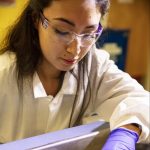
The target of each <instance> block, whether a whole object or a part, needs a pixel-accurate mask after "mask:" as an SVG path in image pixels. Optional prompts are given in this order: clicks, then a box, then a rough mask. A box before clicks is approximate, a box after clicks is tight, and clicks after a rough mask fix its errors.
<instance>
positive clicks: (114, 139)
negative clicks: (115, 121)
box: [102, 128, 139, 150]
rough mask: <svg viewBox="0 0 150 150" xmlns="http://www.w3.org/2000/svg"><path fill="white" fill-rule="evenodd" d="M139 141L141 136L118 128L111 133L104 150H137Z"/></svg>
mask: <svg viewBox="0 0 150 150" xmlns="http://www.w3.org/2000/svg"><path fill="white" fill-rule="evenodd" d="M138 139H139V136H138V134H137V133H136V132H134V131H131V130H128V129H125V128H117V129H115V130H113V131H112V132H111V133H110V135H109V137H108V139H107V141H106V143H105V145H104V146H103V148H102V150H135V144H136V142H137V141H138Z"/></svg>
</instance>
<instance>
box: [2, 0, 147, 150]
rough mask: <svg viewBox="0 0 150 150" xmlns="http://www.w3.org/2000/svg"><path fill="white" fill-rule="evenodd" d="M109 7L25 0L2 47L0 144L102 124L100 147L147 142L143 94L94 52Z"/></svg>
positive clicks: (77, 0) (85, 1)
mask: <svg viewBox="0 0 150 150" xmlns="http://www.w3.org/2000/svg"><path fill="white" fill-rule="evenodd" d="M108 8H109V1H108V0H29V3H28V4H27V6H26V8H25V10H24V11H23V13H22V15H21V17H20V18H19V19H18V20H17V22H16V24H15V25H14V26H13V27H12V29H11V31H9V34H8V36H7V38H6V41H5V45H4V47H3V48H2V49H1V55H0V64H1V65H0V86H1V90H0V142H1V143H5V142H9V141H13V140H17V139H22V138H27V137H31V136H35V135H39V134H43V133H46V132H51V131H55V130H60V129H64V128H68V127H72V126H76V125H80V124H85V123H88V122H92V121H98V120H101V119H103V120H105V121H109V122H110V129H111V133H110V136H109V137H108V140H107V142H106V144H105V145H104V147H103V150H108V149H111V150H115V149H117V150H119V149H134V148H135V143H136V142H137V141H147V140H148V136H149V128H148V127H149V116H148V115H149V113H148V112H149V100H148V95H149V93H148V92H146V91H145V90H144V89H143V88H142V86H140V85H139V84H138V83H137V82H136V81H135V80H134V79H132V78H131V77H130V76H129V75H128V74H126V73H124V72H122V71H121V70H119V69H118V68H117V67H116V65H115V64H114V63H113V61H111V60H109V55H108V53H107V52H105V51H103V50H97V49H96V47H95V42H96V40H97V39H98V38H99V37H100V35H101V32H102V26H101V24H100V21H101V18H102V17H103V15H104V14H105V13H106V11H107V10H108ZM4 61H5V63H4Z"/></svg>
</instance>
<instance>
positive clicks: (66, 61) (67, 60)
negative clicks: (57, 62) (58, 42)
mask: <svg viewBox="0 0 150 150" xmlns="http://www.w3.org/2000/svg"><path fill="white" fill-rule="evenodd" d="M63 60H64V62H65V63H66V64H74V63H75V62H76V61H77V60H76V59H63Z"/></svg>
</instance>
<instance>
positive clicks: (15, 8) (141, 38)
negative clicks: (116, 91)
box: [0, 0, 150, 91]
mask: <svg viewBox="0 0 150 150" xmlns="http://www.w3.org/2000/svg"><path fill="white" fill-rule="evenodd" d="M27 1H28V0H0V41H2V39H3V37H4V35H5V34H6V32H7V30H8V29H7V28H8V27H9V26H10V25H11V24H12V23H13V22H14V21H15V19H16V18H17V17H18V16H19V15H20V13H21V11H22V10H23V7H24V4H25V3H26V2H27ZM102 24H103V26H104V28H105V29H104V32H103V34H102V36H101V37H100V39H99V40H98V42H97V47H98V48H104V49H105V50H107V51H109V53H110V54H111V58H112V59H114V61H115V62H116V64H117V65H118V67H119V68H120V69H122V70H123V71H126V72H127V73H129V74H130V75H131V76H132V77H133V78H135V79H137V80H138V82H140V83H141V84H142V85H143V86H144V87H145V89H147V90H149V91H150V65H149V64H150V60H149V56H150V28H149V26H150V1H149V0H111V7H110V11H109V14H108V15H106V17H105V18H104V19H103V20H102Z"/></svg>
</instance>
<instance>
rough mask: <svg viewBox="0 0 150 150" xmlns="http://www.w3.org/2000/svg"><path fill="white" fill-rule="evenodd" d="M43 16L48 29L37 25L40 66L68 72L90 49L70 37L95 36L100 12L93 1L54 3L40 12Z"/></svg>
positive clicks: (62, 0) (55, 0)
mask: <svg viewBox="0 0 150 150" xmlns="http://www.w3.org/2000/svg"><path fill="white" fill-rule="evenodd" d="M43 15H44V16H45V18H46V19H47V20H48V21H49V23H48V27H47V28H44V27H43V25H42V23H41V21H40V22H39V25H38V31H39V40H40V46H41V50H42V53H43V63H46V64H47V65H48V66H49V67H52V68H55V69H57V70H60V71H68V70H70V69H72V68H73V67H74V66H75V65H76V64H77V63H78V62H79V61H80V60H81V59H82V58H83V57H84V56H85V55H86V54H87V52H88V51H89V50H90V48H91V46H92V45H86V47H85V46H83V43H82V41H83V40H82V41H81V38H75V39H73V40H72V41H70V40H71V38H70V35H71V33H72V32H74V33H76V34H84V33H93V32H95V31H96V30H97V28H98V25H99V22H100V17H101V14H100V12H99V9H98V8H97V6H96V4H95V1H94V0H54V1H53V3H52V4H51V5H50V6H49V7H47V8H45V9H44V10H43ZM68 37H69V39H68ZM66 39H67V40H66ZM68 40H69V42H68Z"/></svg>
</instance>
